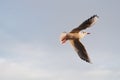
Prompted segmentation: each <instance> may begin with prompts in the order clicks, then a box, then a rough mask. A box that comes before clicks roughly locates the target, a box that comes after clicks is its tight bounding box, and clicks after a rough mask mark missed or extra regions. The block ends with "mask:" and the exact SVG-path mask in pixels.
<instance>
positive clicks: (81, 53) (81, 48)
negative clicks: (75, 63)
mask: <svg viewBox="0 0 120 80" xmlns="http://www.w3.org/2000/svg"><path fill="white" fill-rule="evenodd" d="M70 43H71V44H72V46H73V47H74V49H75V51H76V52H77V53H78V55H79V57H80V58H81V59H82V60H84V61H86V62H88V63H91V62H90V58H89V56H88V54H87V51H86V49H85V47H84V46H83V45H82V43H81V42H80V41H79V39H76V40H70Z"/></svg>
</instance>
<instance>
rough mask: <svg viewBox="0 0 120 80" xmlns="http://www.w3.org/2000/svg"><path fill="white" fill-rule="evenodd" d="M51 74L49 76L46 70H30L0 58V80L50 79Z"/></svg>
mask: <svg viewBox="0 0 120 80" xmlns="http://www.w3.org/2000/svg"><path fill="white" fill-rule="evenodd" d="M50 77H52V74H50V73H49V72H48V71H46V70H41V69H40V68H39V69H35V68H30V67H28V66H26V65H23V64H21V63H15V62H11V61H9V60H6V59H3V58H0V79H1V80H10V79H12V80H16V79H17V80H18V79H25V80H35V79H36V80H37V79H44V78H50Z"/></svg>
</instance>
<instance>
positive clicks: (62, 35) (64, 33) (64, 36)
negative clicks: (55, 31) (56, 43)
mask: <svg viewBox="0 0 120 80" xmlns="http://www.w3.org/2000/svg"><path fill="white" fill-rule="evenodd" d="M66 34H67V33H66V32H63V33H61V35H60V42H61V43H63V41H64V39H65V38H66Z"/></svg>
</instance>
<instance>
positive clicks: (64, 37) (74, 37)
mask: <svg viewBox="0 0 120 80" xmlns="http://www.w3.org/2000/svg"><path fill="white" fill-rule="evenodd" d="M98 18H99V16H97V15H93V16H91V17H90V18H88V19H87V20H85V21H84V22H83V23H82V24H80V25H79V26H78V27H77V28H74V29H73V30H72V31H70V32H69V33H67V32H63V33H62V34H61V36H60V42H61V44H64V43H65V42H66V41H69V42H70V43H71V45H72V46H73V48H74V50H75V51H76V52H77V54H78V56H79V57H80V58H81V59H82V60H84V61H86V62H88V63H91V61H90V58H89V56H88V53H87V51H86V49H85V47H84V45H83V44H82V43H81V42H80V39H82V38H83V37H85V36H86V35H88V34H90V33H88V32H84V31H82V30H84V29H87V28H89V27H91V26H92V25H93V24H95V23H96V21H97V20H98Z"/></svg>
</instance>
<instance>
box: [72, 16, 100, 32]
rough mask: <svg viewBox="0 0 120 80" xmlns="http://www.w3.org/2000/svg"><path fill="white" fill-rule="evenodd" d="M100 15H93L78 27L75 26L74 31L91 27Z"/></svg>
mask: <svg viewBox="0 0 120 80" xmlns="http://www.w3.org/2000/svg"><path fill="white" fill-rule="evenodd" d="M97 19H98V16H97V15H93V16H92V17H90V18H89V19H87V20H85V21H84V22H83V23H82V24H81V25H80V26H78V27H77V28H74V29H73V30H72V31H71V33H72V32H76V33H77V32H79V31H81V30H83V29H86V28H89V27H90V26H92V25H93V24H95V22H96V21H97Z"/></svg>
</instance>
